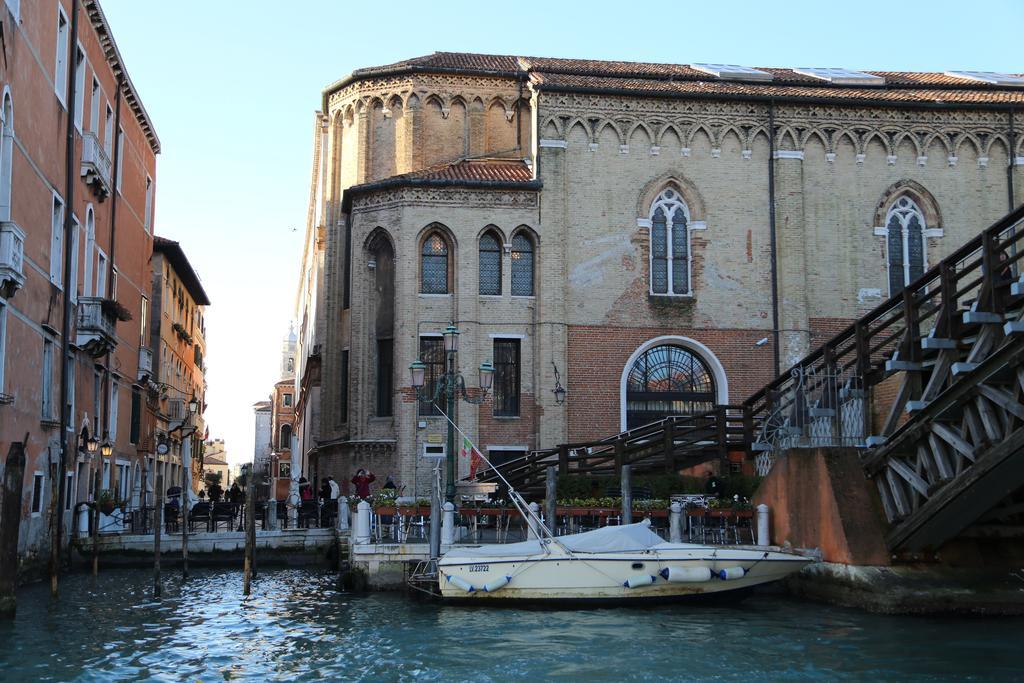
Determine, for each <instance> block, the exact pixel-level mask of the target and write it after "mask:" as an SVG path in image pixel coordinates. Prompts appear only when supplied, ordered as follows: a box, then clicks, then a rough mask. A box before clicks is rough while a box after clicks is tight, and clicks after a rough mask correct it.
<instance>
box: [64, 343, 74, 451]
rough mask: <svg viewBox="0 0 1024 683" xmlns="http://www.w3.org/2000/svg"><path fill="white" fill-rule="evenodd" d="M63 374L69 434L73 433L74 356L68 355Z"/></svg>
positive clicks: (72, 354) (71, 353)
mask: <svg viewBox="0 0 1024 683" xmlns="http://www.w3.org/2000/svg"><path fill="white" fill-rule="evenodd" d="M64 372H65V373H66V374H67V378H68V416H69V417H68V425H67V430H68V431H69V432H74V431H75V375H76V373H75V354H74V352H70V353H68V358H67V363H66V364H65V365H64Z"/></svg>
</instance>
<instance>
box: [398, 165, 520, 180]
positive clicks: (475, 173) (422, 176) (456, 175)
mask: <svg viewBox="0 0 1024 683" xmlns="http://www.w3.org/2000/svg"><path fill="white" fill-rule="evenodd" d="M397 177H399V178H415V179H417V180H452V181H459V180H473V181H490V182H501V183H526V182H530V181H532V180H533V171H531V170H530V167H529V166H527V165H526V163H525V162H523V161H520V160H519V159H460V160H459V161H454V162H451V163H446V164H437V165H436V166H431V167H429V168H425V169H423V170H422V171H413V172H412V173H406V174H405V175H402V176H397Z"/></svg>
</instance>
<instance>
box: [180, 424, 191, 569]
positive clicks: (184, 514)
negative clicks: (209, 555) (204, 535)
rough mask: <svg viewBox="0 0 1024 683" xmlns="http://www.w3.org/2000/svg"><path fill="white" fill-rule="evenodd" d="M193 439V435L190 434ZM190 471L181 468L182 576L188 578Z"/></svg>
mask: <svg viewBox="0 0 1024 683" xmlns="http://www.w3.org/2000/svg"><path fill="white" fill-rule="evenodd" d="M189 438H190V439H191V438H192V437H191V436H189ZM188 462H189V464H188V467H191V466H192V464H191V463H192V459H191V458H189V459H188ZM189 474H190V473H189V472H187V471H186V469H185V467H182V468H181V505H179V506H178V507H180V508H181V578H182V579H183V580H184V579H187V578H188V518H189V516H190V514H191V512H192V510H191V507H192V506H191V505H189V502H190V498H189V496H190V494H191V493H192V491H191V490H190V488H189V479H190V478H191V477H189V476H188V475H189Z"/></svg>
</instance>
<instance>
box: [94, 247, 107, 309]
mask: <svg viewBox="0 0 1024 683" xmlns="http://www.w3.org/2000/svg"><path fill="white" fill-rule="evenodd" d="M107 270H108V267H107V255H106V254H104V253H103V250H102V249H96V296H98V297H100V298H106V296H107Z"/></svg>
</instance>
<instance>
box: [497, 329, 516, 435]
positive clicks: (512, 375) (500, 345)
mask: <svg viewBox="0 0 1024 683" xmlns="http://www.w3.org/2000/svg"><path fill="white" fill-rule="evenodd" d="M494 415H495V417H519V340H518V339H495V340H494Z"/></svg>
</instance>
